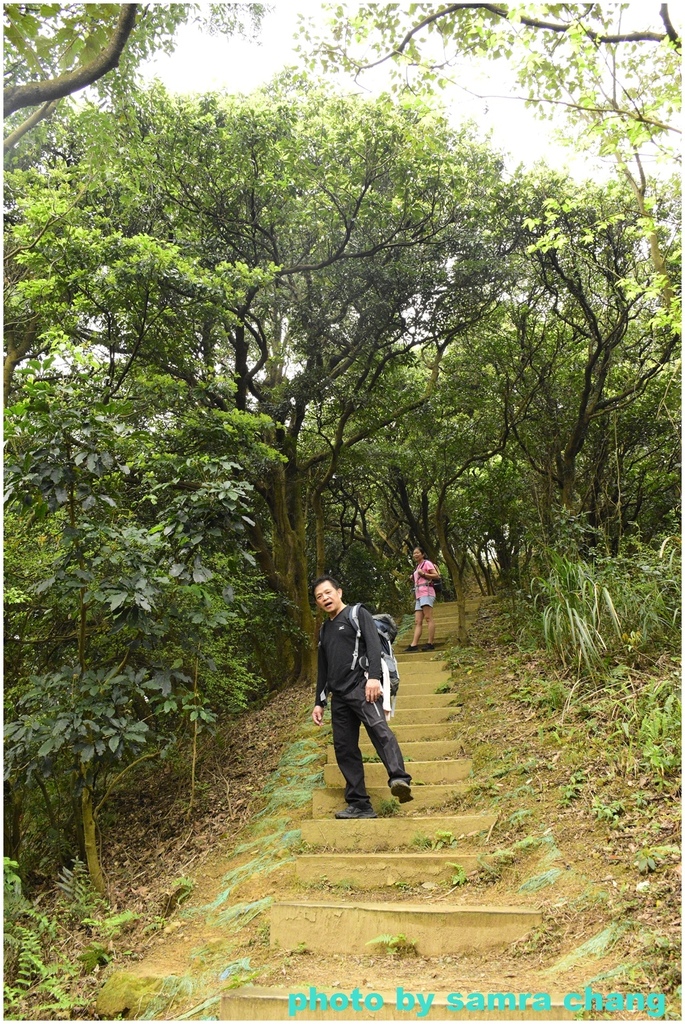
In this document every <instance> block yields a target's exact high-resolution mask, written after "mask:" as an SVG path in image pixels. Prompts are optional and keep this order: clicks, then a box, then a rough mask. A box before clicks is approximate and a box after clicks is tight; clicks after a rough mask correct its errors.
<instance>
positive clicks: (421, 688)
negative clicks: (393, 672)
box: [397, 675, 455, 709]
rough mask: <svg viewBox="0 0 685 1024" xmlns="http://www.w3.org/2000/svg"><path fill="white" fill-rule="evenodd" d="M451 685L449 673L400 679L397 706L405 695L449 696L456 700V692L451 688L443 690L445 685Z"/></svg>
mask: <svg viewBox="0 0 685 1024" xmlns="http://www.w3.org/2000/svg"><path fill="white" fill-rule="evenodd" d="M445 685H447V686H451V685H452V684H451V682H450V677H449V676H448V675H440V676H437V675H436V676H428V675H426V676H421V677H419V676H417V677H416V679H411V680H405V679H401V680H400V688H399V690H398V693H397V708H398V709H399V706H400V701H401V700H402V699H403V698H404V697H445V696H447V697H449V698H450V700H454V696H455V695H454V693H453V692H452V691H451V690H443V687H444V686H445Z"/></svg>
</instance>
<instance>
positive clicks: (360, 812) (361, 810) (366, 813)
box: [335, 797, 402, 818]
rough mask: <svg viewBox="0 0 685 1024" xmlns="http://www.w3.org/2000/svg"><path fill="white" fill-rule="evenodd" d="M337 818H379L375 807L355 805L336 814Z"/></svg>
mask: <svg viewBox="0 0 685 1024" xmlns="http://www.w3.org/2000/svg"><path fill="white" fill-rule="evenodd" d="M401 799H402V798H401V797H400V800H401ZM335 816H336V818H377V817H378V815H377V814H376V812H375V811H374V809H373V807H357V806H356V805H355V804H348V805H347V807H345V809H344V810H342V811H336V812H335Z"/></svg>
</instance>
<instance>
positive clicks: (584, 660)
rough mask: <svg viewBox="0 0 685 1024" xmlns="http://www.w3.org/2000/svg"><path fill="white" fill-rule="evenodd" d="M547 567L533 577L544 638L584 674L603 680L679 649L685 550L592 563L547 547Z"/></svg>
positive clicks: (673, 547)
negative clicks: (623, 666)
mask: <svg viewBox="0 0 685 1024" xmlns="http://www.w3.org/2000/svg"><path fill="white" fill-rule="evenodd" d="M547 562H548V566H549V569H548V572H547V574H546V576H544V577H541V576H538V577H537V578H535V579H534V580H533V581H532V583H531V592H532V596H533V605H534V608H535V610H536V613H537V615H538V616H539V620H538V622H539V627H540V628H541V630H542V634H543V637H544V643H545V646H546V648H547V650H548V651H550V652H551V653H553V654H554V655H555V657H556V658H558V660H559V661H560V663H561V665H562V666H563V668H564V670H567V671H573V672H574V673H575V675H576V677H577V679H579V680H580V679H582V678H583V677H585V678H590V679H593V680H597V681H599V680H601V679H604V678H606V677H607V675H608V673H609V672H610V671H611V669H612V668H613V667H615V666H616V665H617V664H629V665H635V666H638V665H641V664H643V663H647V664H648V663H649V662H650V661H654V660H656V659H657V658H658V657H659V656H660V655H662V654H664V653H668V652H675V651H677V650H678V649H679V634H680V548H679V545H678V544H677V542H676V540H675V538H667V539H666V540H665V541H664V542H663V543H662V544H661V546H660V547H659V548H658V549H651V548H648V547H643V546H639V547H638V548H637V549H636V551H635V552H634V554H632V555H631V556H616V557H613V558H609V557H599V558H596V559H595V560H594V561H592V562H589V561H586V560H583V559H580V558H576V559H573V558H569V557H568V556H566V555H561V554H558V553H557V552H554V551H550V552H547Z"/></svg>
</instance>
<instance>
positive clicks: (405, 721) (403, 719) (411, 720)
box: [390, 703, 460, 729]
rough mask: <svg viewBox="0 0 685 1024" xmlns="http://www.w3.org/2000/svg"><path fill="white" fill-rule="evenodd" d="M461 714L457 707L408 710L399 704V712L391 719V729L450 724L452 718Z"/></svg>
mask: <svg viewBox="0 0 685 1024" xmlns="http://www.w3.org/2000/svg"><path fill="white" fill-rule="evenodd" d="M459 713H460V709H459V708H457V707H442V708H429V707H418V708H417V707H414V708H408V707H406V706H403V707H400V706H399V703H398V705H397V710H396V711H395V714H394V715H393V717H392V718H391V719H390V727H391V728H392V729H394V728H395V726H397V725H419V724H421V725H425V724H427V723H428V722H434V723H435V722H448V721H449V720H450V719H451V718H453V717H455V716H456V715H459Z"/></svg>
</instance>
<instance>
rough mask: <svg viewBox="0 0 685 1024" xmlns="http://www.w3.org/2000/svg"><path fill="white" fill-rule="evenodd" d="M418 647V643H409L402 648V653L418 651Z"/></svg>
mask: <svg viewBox="0 0 685 1024" xmlns="http://www.w3.org/2000/svg"><path fill="white" fill-rule="evenodd" d="M418 649H419V645H418V644H409V647H405V648H404V653H405V654H413V653H414V651H418Z"/></svg>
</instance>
